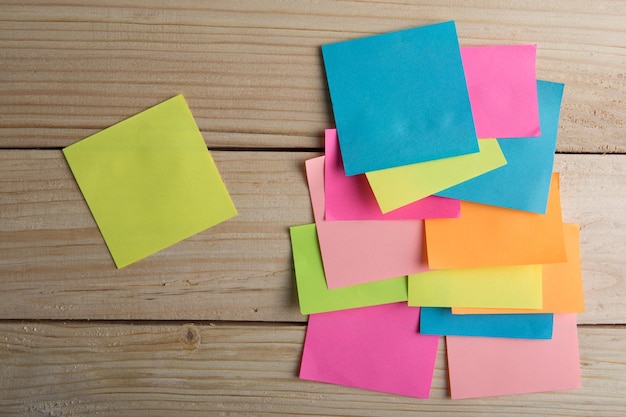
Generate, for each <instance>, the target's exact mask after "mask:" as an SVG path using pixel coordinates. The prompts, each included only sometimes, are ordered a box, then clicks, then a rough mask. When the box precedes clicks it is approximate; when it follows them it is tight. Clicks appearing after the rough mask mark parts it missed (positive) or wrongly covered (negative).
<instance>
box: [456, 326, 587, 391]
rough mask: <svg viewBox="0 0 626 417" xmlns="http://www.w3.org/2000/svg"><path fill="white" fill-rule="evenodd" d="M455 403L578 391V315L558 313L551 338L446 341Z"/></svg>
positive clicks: (470, 338)
mask: <svg viewBox="0 0 626 417" xmlns="http://www.w3.org/2000/svg"><path fill="white" fill-rule="evenodd" d="M446 346H447V351H448V369H449V375H450V392H451V395H452V398H453V399H458V398H475V397H487V396H494V395H510V394H522V393H530V392H542V391H555V390H565V389H575V388H580V357H579V353H578V332H577V329H576V315H575V314H555V315H554V327H553V333H552V339H550V340H530V339H505V338H502V339H500V338H489V337H464V336H454V337H453V336H448V337H446Z"/></svg>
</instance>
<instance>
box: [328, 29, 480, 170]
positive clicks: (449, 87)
mask: <svg viewBox="0 0 626 417" xmlns="http://www.w3.org/2000/svg"><path fill="white" fill-rule="evenodd" d="M322 55H323V58H324V66H325V68H326V77H327V79H328V87H329V90H330V98H331V101H332V106H333V113H334V116H335V123H336V126H337V133H338V136H339V144H340V148H341V154H342V157H343V162H344V168H345V171H346V174H347V175H355V174H361V173H364V172H368V171H375V170H379V169H384V168H392V167H396V166H402V165H408V164H413V163H417V162H425V161H430V160H434V159H441V158H447V157H452V156H458V155H465V154H469V153H475V152H478V142H477V139H476V131H475V128H474V119H473V117H472V110H471V108H470V101H469V95H468V92H467V84H466V82H465V73H464V72H463V63H462V62H461V52H460V49H459V41H458V38H457V34H456V27H455V24H454V22H444V23H438V24H434V25H429V26H423V27H419V28H414V29H407V30H402V31H398V32H391V33H386V34H382V35H375V36H370V37H366V38H361V39H355V40H349V41H344V42H338V43H334V44H329V45H324V46H322Z"/></svg>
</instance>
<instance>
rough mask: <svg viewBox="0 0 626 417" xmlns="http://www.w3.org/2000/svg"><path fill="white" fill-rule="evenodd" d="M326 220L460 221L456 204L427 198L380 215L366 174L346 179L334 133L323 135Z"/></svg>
mask: <svg viewBox="0 0 626 417" xmlns="http://www.w3.org/2000/svg"><path fill="white" fill-rule="evenodd" d="M325 148H326V162H325V177H324V184H325V191H326V215H325V219H326V220H409V219H438V218H451V217H459V214H460V213H461V203H460V202H459V200H453V199H449V198H442V197H437V196H429V197H426V198H423V199H421V200H418V201H415V202H414V203H411V204H409V205H406V206H403V207H400V208H399V209H397V210H393V211H390V212H389V213H386V214H383V213H382V211H381V210H380V207H379V205H378V203H377V202H376V197H375V196H374V193H373V192H372V189H371V188H370V185H369V182H368V180H367V178H366V177H365V174H359V175H352V176H347V175H346V173H345V171H344V169H343V161H342V159H341V152H340V151H339V141H338V140H337V130H336V129H326V132H325Z"/></svg>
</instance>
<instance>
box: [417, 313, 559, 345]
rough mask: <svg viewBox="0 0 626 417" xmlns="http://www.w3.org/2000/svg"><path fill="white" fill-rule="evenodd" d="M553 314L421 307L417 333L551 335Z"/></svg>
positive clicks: (509, 336) (549, 336)
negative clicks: (464, 310) (476, 312)
mask: <svg viewBox="0 0 626 417" xmlns="http://www.w3.org/2000/svg"><path fill="white" fill-rule="evenodd" d="M552 321H553V314H456V315H455V314H452V311H451V310H450V309H449V308H438V307H422V309H421V313H420V333H422V334H435V335H440V336H481V337H508V338H521V339H550V338H552V326H553V323H552Z"/></svg>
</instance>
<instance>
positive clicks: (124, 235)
mask: <svg viewBox="0 0 626 417" xmlns="http://www.w3.org/2000/svg"><path fill="white" fill-rule="evenodd" d="M63 154H64V155H65V158H66V159H67V162H68V164H69V166H70V168H71V170H72V173H73V174H74V177H75V179H76V182H77V183H78V186H79V187H80V190H81V192H82V194H83V196H84V197H85V200H86V201H87V205H88V206H89V209H90V210H91V213H92V215H93V217H94V219H95V221H96V223H97V225H98V228H99V229H100V232H101V233H102V236H103V238H104V240H105V242H106V244H107V247H108V249H109V251H110V253H111V256H112V257H113V260H114V262H115V264H116V266H117V267H118V268H123V267H125V266H127V265H130V264H132V263H133V262H136V261H138V260H140V259H143V258H145V257H147V256H149V255H151V254H153V253H155V252H158V251H160V250H162V249H164V248H166V247H168V246H170V245H173V244H174V243H177V242H179V241H181V240H183V239H186V238H188V237H190V236H192V235H194V234H196V233H199V232H201V231H203V230H205V229H207V228H209V227H211V226H214V225H216V224H218V223H220V222H223V221H224V220H227V219H229V218H231V217H233V216H235V215H236V214H237V211H236V209H235V206H234V205H233V202H232V200H231V198H230V196H229V194H228V191H227V190H226V187H225V185H224V182H223V181H222V178H221V177H220V174H219V172H218V170H217V167H216V166H215V163H214V162H213V159H212V157H211V154H210V153H209V151H208V150H207V147H206V145H205V143H204V140H203V139H202V135H201V134H200V131H199V130H198V127H197V125H196V123H195V121H194V119H193V116H192V115H191V112H190V110H189V108H188V107H187V103H186V102H185V99H184V98H183V96H182V95H178V96H176V97H173V98H171V99H169V100H167V101H165V102H163V103H161V104H158V105H156V106H154V107H152V108H150V109H148V110H146V111H144V112H142V113H139V114H137V115H135V116H133V117H130V118H129V119H126V120H124V121H122V122H120V123H118V124H116V125H114V126H111V127H109V128H108V129H105V130H103V131H101V132H98V133H96V134H94V135H92V136H90V137H88V138H86V139H83V140H81V141H79V142H77V143H75V144H73V145H70V146H68V147H67V148H65V149H63Z"/></svg>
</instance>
